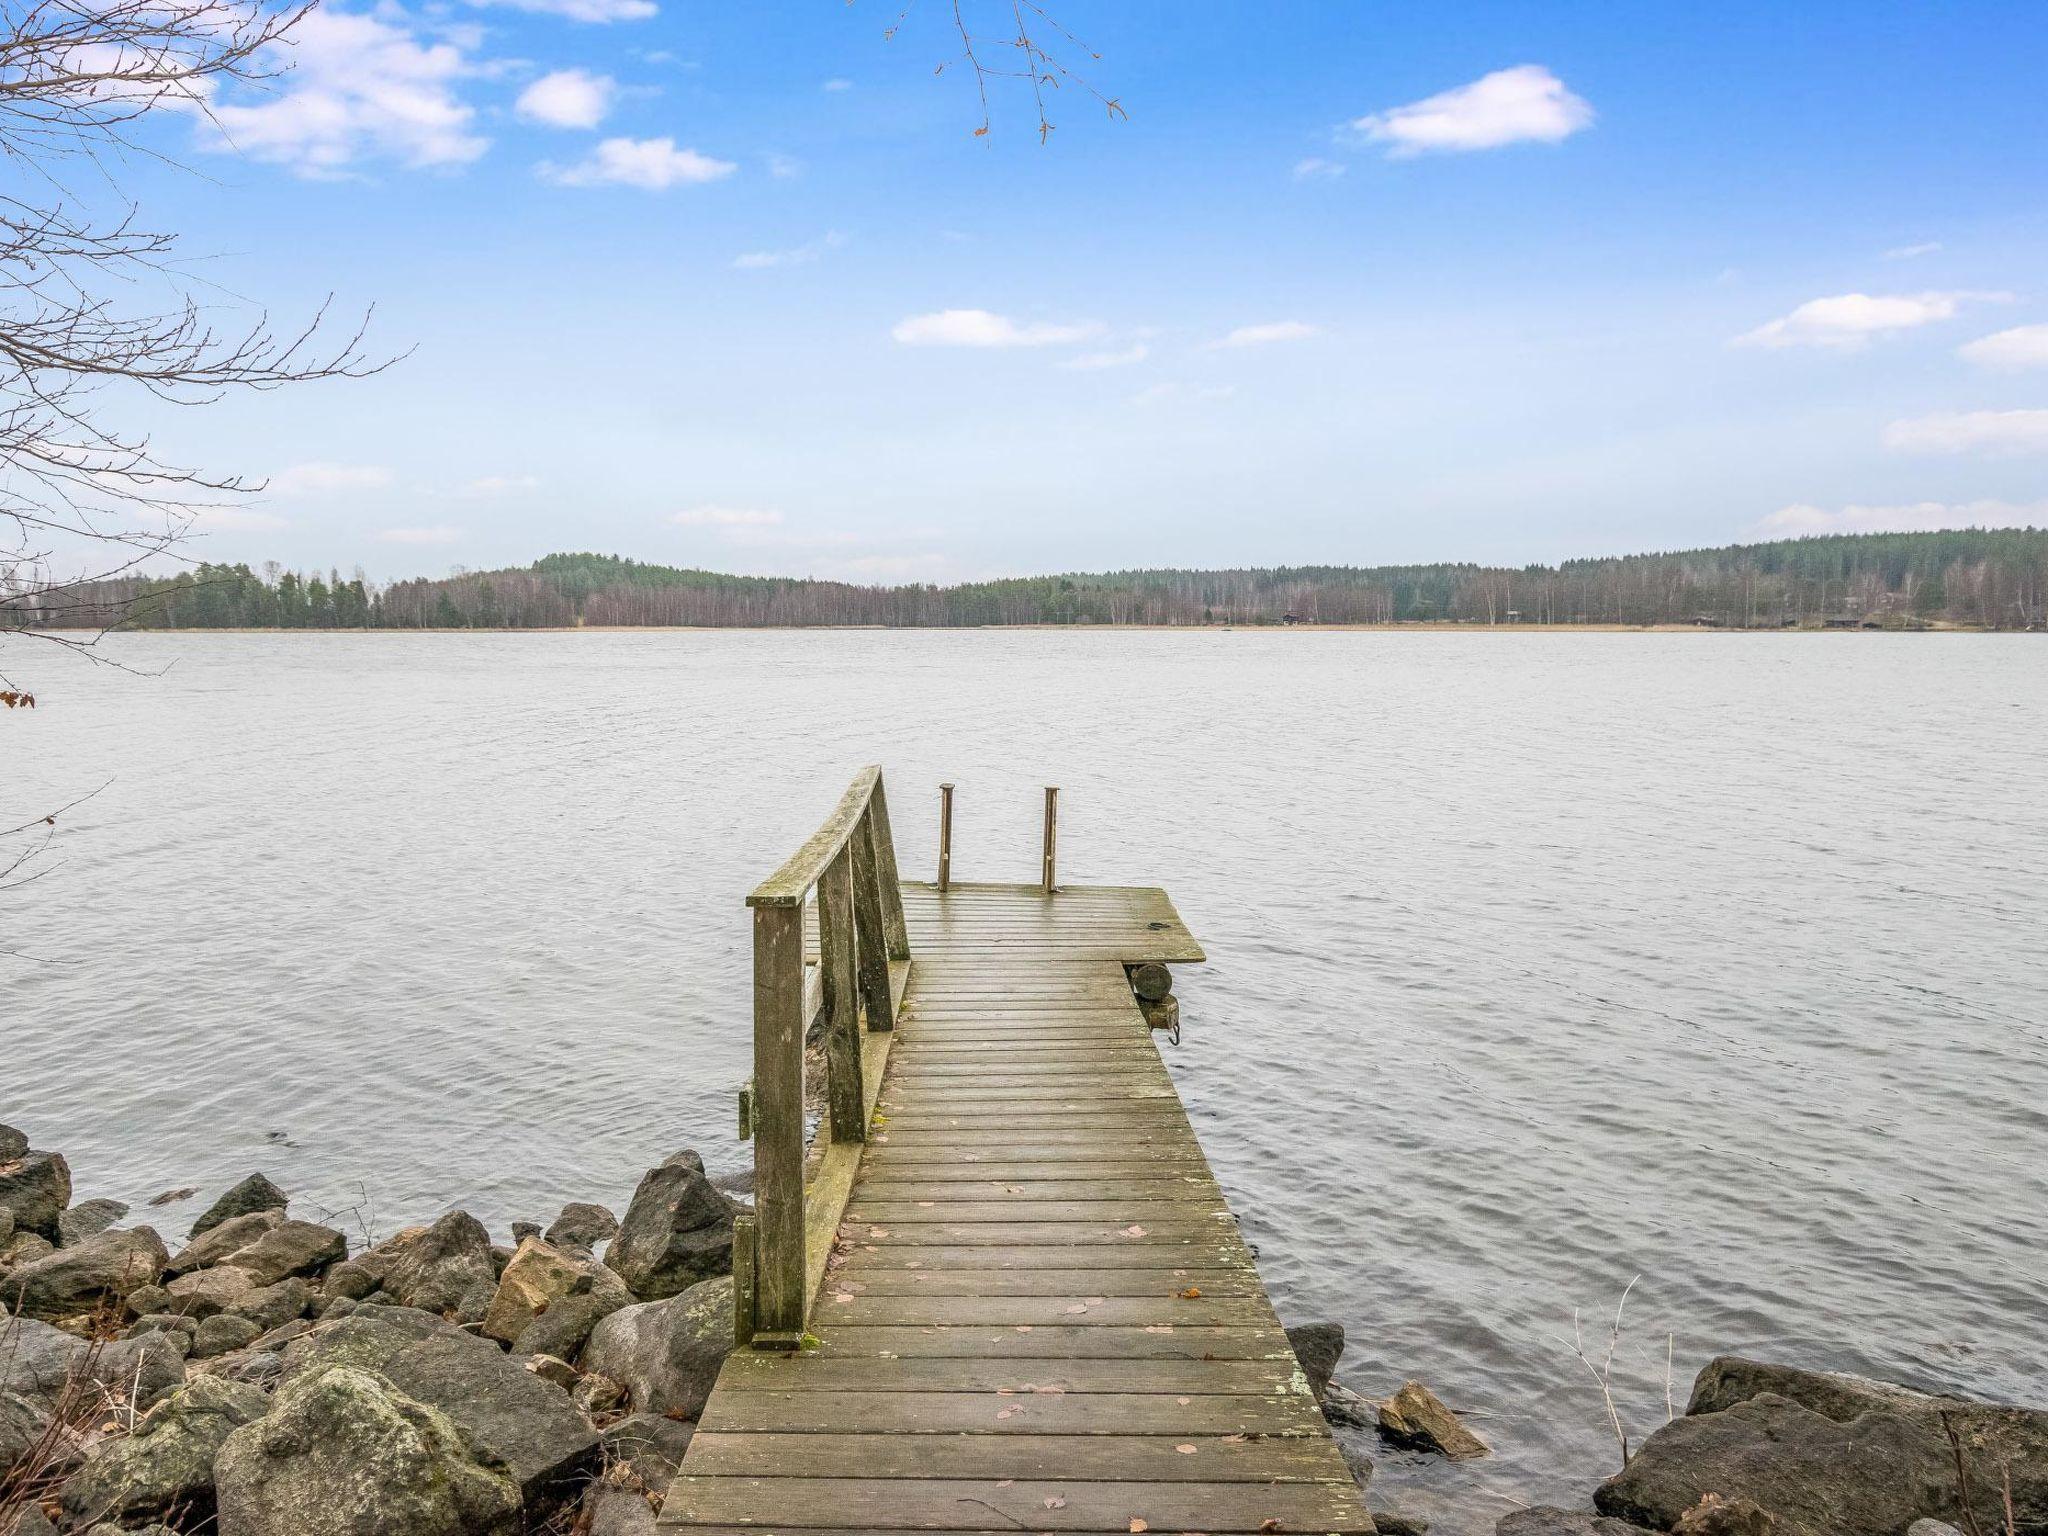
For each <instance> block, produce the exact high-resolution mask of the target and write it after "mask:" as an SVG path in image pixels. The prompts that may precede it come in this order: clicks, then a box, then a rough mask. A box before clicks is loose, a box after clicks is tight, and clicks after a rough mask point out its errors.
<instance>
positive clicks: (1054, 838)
mask: <svg viewBox="0 0 2048 1536" xmlns="http://www.w3.org/2000/svg"><path fill="white" fill-rule="evenodd" d="M1059 842H1060V791H1059V786H1058V785H1056V784H1048V785H1046V786H1045V863H1044V868H1043V869H1042V870H1041V871H1040V886H1041V888H1042V889H1043V890H1044V892H1045V894H1046V895H1048V896H1050V895H1051V894H1052V893H1053V892H1054V891H1055V890H1057V889H1058V887H1059V882H1058V879H1057V878H1056V870H1055V865H1056V863H1057V862H1058V854H1059Z"/></svg>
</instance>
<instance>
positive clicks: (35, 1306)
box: [0, 1227, 169, 1317]
mask: <svg viewBox="0 0 2048 1536" xmlns="http://www.w3.org/2000/svg"><path fill="white" fill-rule="evenodd" d="M167 1258H169V1255H168V1254H167V1253H165V1251H164V1244H163V1239H162V1238H160V1237H158V1236H157V1235H156V1233H155V1232H153V1231H151V1230H150V1229H149V1228H148V1227H132V1228H130V1229H129V1230H127V1231H125V1232H102V1233H100V1234H99V1235H98V1236H97V1237H88V1238H85V1239H83V1240H82V1241H81V1242H79V1243H78V1244H77V1246H75V1247H71V1248H59V1249H57V1250H56V1251H55V1252H54V1253H50V1254H48V1255H46V1256H44V1257H43V1258H40V1259H37V1260H35V1261H34V1262H32V1263H28V1264H23V1265H19V1266H18V1267H16V1268H15V1269H12V1270H10V1271H9V1272H8V1275H7V1279H6V1282H5V1285H4V1286H0V1292H4V1294H5V1296H6V1298H7V1300H8V1302H9V1303H10V1304H11V1305H12V1306H13V1308H14V1310H15V1311H17V1312H20V1313H22V1314H24V1315H25V1316H28V1317H68V1316H72V1315H74V1314H76V1313H79V1312H90V1311H92V1310H93V1309H94V1308H95V1307H98V1306H101V1305H104V1304H107V1303H117V1302H119V1301H120V1300H121V1298H123V1297H124V1296H126V1295H127V1294H128V1293H129V1292H130V1291H132V1290H135V1289H136V1288H137V1287H139V1286H144V1285H154V1284H155V1283H156V1282H157V1280H158V1279H159V1278H160V1277H161V1276H162V1275H163V1272H164V1261H165V1260H166V1259H167Z"/></svg>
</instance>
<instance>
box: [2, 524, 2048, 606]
mask: <svg viewBox="0 0 2048 1536" xmlns="http://www.w3.org/2000/svg"><path fill="white" fill-rule="evenodd" d="M27 601H28V599H26V598H24V597H20V596H15V597H12V598H10V597H8V596H7V595H6V594H5V591H4V588H0V606H12V607H13V608H14V609H15V612H14V613H13V614H11V615H10V617H11V618H13V619H15V620H16V621H17V622H19V621H20V620H21V618H22V617H23V613H24V605H25V603H26V602H27ZM2044 605H2048V530H2044V529H2033V528H2027V529H1966V530H1957V531H1954V532H1945V533H1873V534H1855V535H1845V536H1836V537H1826V538H1807V539H1787V540H1780V541H1776V542H1772V543H1767V544H1738V545H1732V546H1729V547H1728V548H1725V549H1699V550H1682V551H1676V552H1672V553H1665V554H1645V555H1624V556H1617V557H1612V558H1606V559H1593V560H1567V561H1565V562H1564V563H1563V564H1561V565H1557V566H1547V565H1531V566H1525V567H1523V568H1521V569H1519V570H1513V569H1508V568H1505V567H1494V566H1481V565H1465V564H1445V565H1402V566H1373V567H1355V566H1300V567H1291V568H1288V567H1283V568H1277V569H1271V570H1227V571H1191V570H1139V571H1108V572H1104V573H1101V574H1098V575H1066V576H1033V577H1024V578H1018V579H1013V580H1004V581H982V582H967V583H963V584H961V585H959V586H951V587H938V586H899V587H881V586H857V585H853V584H850V583H846V582H837V581H811V580H798V579H792V578H784V577H771V576H727V575H722V574H720V573H718V572H715V571H699V570H681V569H677V568H675V567H672V566H665V565H646V564H641V563H639V562H636V561H633V560H626V559H622V558H620V557H618V556H616V555H595V554H564V555H549V556H547V557H546V558H544V559H541V560H536V561H535V562H534V563H533V564H532V565H531V566H530V567H528V568H526V569H524V570H501V571H458V572H457V573H455V574H454V575H451V576H448V577H445V578H441V579H431V578H425V577H421V578H417V579H414V580H411V581H397V582H392V583H390V584H389V585H386V586H378V585H376V584H373V583H371V582H368V581H365V580H364V579H363V578H362V576H361V575H360V574H358V575H356V576H354V577H352V578H346V579H345V578H343V577H341V576H340V575H338V574H335V573H329V574H327V575H325V576H322V575H320V574H318V573H317V572H316V573H302V572H296V571H285V570H281V569H279V568H278V567H277V566H276V565H274V564H272V565H267V566H265V567H264V568H263V569H262V570H261V571H251V570H250V569H249V568H248V567H247V566H245V565H199V566H197V567H194V568H193V569H190V570H188V571H184V572H180V573H179V574H178V575H176V576H171V577H134V578H129V579H124V580H118V581H108V582H100V583H96V584H93V585H91V586H88V587H74V588H71V589H69V590H68V592H65V593H63V594H61V595H60V597H59V598H58V599H57V600H55V601H46V602H44V603H42V604H40V605H39V606H38V607H36V608H35V609H33V610H29V611H28V622H29V623H31V624H35V625H40V626H46V627H50V628H74V629H75V628H99V627H102V626H104V625H109V624H119V625H121V626H122V627H126V628H135V629H542V628H563V627H570V626H575V625H579V624H590V625H703V626H710V627H748V626H752V627H779V626H799V627H801V626H813V625H834V624H838V625H903V626H918V627H948V626H971V625H985V624H1116V625H1173V626H1199V625H1224V624H1232V625H1257V624H1444V623H1449V624H1624V625H1634V624H1701V625H1709V626H1714V627H1720V628H1728V629H1741V628H1754V629H1777V628H1783V627H1787V626H1808V627H1835V628H1870V627H1875V628H1918V627H1925V626H1930V625H1949V624H1955V625H1966V626H1972V627H1982V628H1987V629H2027V628H2040V627H2042V626H2043V625H2044V623H2048V607H2044Z"/></svg>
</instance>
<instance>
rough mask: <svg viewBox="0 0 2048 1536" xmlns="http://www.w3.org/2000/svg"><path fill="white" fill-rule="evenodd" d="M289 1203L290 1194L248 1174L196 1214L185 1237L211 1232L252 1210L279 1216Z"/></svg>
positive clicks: (268, 1181)
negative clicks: (195, 1218)
mask: <svg viewBox="0 0 2048 1536" xmlns="http://www.w3.org/2000/svg"><path fill="white" fill-rule="evenodd" d="M290 1203H291V1196H289V1195H287V1194H286V1193H285V1192H284V1191H283V1190H281V1189H279V1188H278V1187H277V1186H276V1185H275V1184H273V1183H271V1182H270V1180H268V1179H266V1178H265V1177H264V1176H263V1175H262V1174H260V1173H252V1174H250V1175H249V1177H247V1178H246V1179H244V1180H242V1182H241V1183H239V1184H237V1185H236V1186H235V1187H234V1188H233V1189H231V1190H229V1191H228V1192H227V1193H226V1194H224V1195H222V1196H221V1197H220V1198H219V1199H218V1200H216V1201H214V1202H213V1204H211V1205H209V1206H208V1207H207V1208H206V1209H205V1211H203V1212H202V1213H201V1214H200V1217H199V1219H198V1220H197V1221H195V1222H193V1223H192V1230H191V1231H190V1232H189V1233H188V1234H187V1240H188V1241H189V1240H190V1239H191V1238H194V1237H197V1236H199V1235H200V1233H202V1232H210V1231H212V1230H213V1229H214V1228H215V1227H217V1226H219V1225H220V1224H221V1223H222V1222H224V1221H230V1220H232V1219H233V1218H235V1217H237V1216H247V1215H249V1214H250V1213H251V1212H254V1211H276V1212H278V1213H279V1214H280V1215H282V1214H283V1212H284V1208H285V1207H286V1206H287V1205H289V1204H290Z"/></svg>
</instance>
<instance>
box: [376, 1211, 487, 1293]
mask: <svg viewBox="0 0 2048 1536" xmlns="http://www.w3.org/2000/svg"><path fill="white" fill-rule="evenodd" d="M381 1246H382V1247H383V1248H385V1249H388V1250H390V1252H389V1254H388V1257H387V1260H386V1262H385V1264H384V1265H383V1270H384V1272H383V1275H382V1277H381V1279H382V1283H383V1288H384V1289H385V1290H387V1291H389V1292H390V1293H391V1294H392V1295H393V1296H395V1297H397V1298H398V1300H399V1301H400V1302H401V1303H403V1304H404V1305H406V1306H408V1307H419V1308H421V1309H422V1310H424V1311H428V1312H453V1311H455V1310H456V1309H458V1308H459V1307H461V1306H462V1304H463V1302H464V1300H465V1298H471V1297H473V1296H474V1294H475V1291H476V1290H477V1289H478V1288H483V1289H484V1292H485V1304H486V1305H488V1304H489V1296H490V1295H491V1294H492V1293H495V1292H496V1290H497V1288H498V1269H497V1265H496V1264H494V1263H493V1262H492V1260H491V1235H490V1233H488V1232H486V1231H485V1230H484V1225H483V1223H482V1222H480V1221H478V1220H477V1219H476V1218H475V1217H474V1216H472V1215H470V1214H469V1212H467V1211H450V1212H449V1213H448V1214H447V1215H446V1216H443V1217H442V1218H441V1219H440V1220H439V1221H437V1222H435V1223H434V1224H433V1225H432V1226H431V1227H426V1228H418V1227H415V1228H412V1229H410V1230H409V1231H407V1232H403V1233H400V1234H399V1236H398V1237H395V1238H393V1239H392V1240H391V1242H390V1243H388V1244H384V1245H381ZM378 1252H379V1250H378V1249H372V1250H371V1254H375V1253H378ZM369 1257H370V1255H369V1254H364V1255H358V1257H357V1259H356V1262H357V1263H359V1264H360V1263H364V1262H365V1260H367V1259H368V1258H369Z"/></svg>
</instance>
